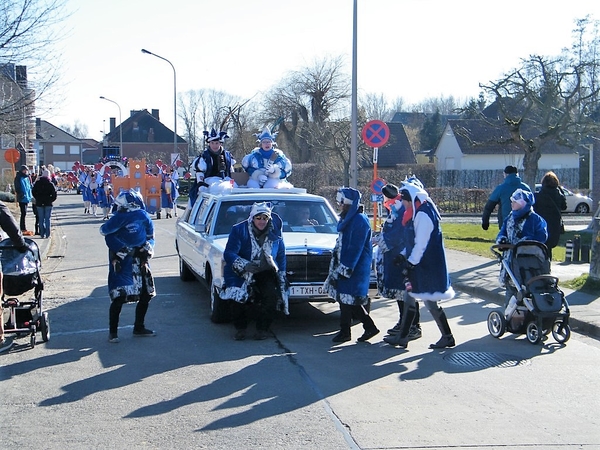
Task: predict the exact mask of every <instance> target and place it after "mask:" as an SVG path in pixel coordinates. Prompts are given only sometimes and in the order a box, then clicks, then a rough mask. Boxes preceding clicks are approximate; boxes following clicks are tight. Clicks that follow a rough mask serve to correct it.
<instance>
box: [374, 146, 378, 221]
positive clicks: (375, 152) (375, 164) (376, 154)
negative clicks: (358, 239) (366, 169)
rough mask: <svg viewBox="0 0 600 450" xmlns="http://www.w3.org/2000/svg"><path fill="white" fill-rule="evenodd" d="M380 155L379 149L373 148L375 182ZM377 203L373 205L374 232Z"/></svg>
mask: <svg viewBox="0 0 600 450" xmlns="http://www.w3.org/2000/svg"><path fill="white" fill-rule="evenodd" d="M378 155H379V147H373V182H375V180H376V179H377V178H378V177H377V157H378ZM377 228H378V224H377V202H375V203H373V230H374V231H377Z"/></svg>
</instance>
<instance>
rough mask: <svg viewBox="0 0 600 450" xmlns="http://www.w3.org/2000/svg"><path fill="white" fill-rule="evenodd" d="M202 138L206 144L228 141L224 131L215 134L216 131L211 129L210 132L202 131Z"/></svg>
mask: <svg viewBox="0 0 600 450" xmlns="http://www.w3.org/2000/svg"><path fill="white" fill-rule="evenodd" d="M204 138H205V141H206V142H213V141H218V142H221V143H223V142H225V139H229V136H227V133H226V132H225V131H219V132H217V130H215V129H214V128H213V129H212V130H210V132H208V131H204Z"/></svg>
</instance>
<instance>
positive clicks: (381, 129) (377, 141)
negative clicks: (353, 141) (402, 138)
mask: <svg viewBox="0 0 600 450" xmlns="http://www.w3.org/2000/svg"><path fill="white" fill-rule="evenodd" d="M362 138H363V141H365V144H367V145H368V146H369V147H383V146H384V145H385V144H386V143H387V141H388V139H389V138H390V129H389V128H388V126H387V124H386V123H385V122H382V121H381V120H371V121H369V122H367V123H366V124H365V126H364V127H363V130H362Z"/></svg>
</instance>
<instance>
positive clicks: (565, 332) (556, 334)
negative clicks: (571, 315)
mask: <svg viewBox="0 0 600 450" xmlns="http://www.w3.org/2000/svg"><path fill="white" fill-rule="evenodd" d="M552 337H553V338H554V340H555V341H556V342H558V343H559V344H564V343H566V342H567V341H568V340H569V339H570V338H571V327H570V326H569V325H568V324H566V323H565V322H564V321H562V320H557V321H556V322H554V325H553V326H552Z"/></svg>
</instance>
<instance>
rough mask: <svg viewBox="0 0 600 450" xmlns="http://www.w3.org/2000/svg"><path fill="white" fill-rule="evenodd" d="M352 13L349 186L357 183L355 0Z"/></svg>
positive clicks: (354, 186) (355, 185)
mask: <svg viewBox="0 0 600 450" xmlns="http://www.w3.org/2000/svg"><path fill="white" fill-rule="evenodd" d="M353 6H354V8H353V14H352V116H351V119H350V120H351V122H352V126H351V129H352V132H351V134H350V187H353V188H354V189H356V188H357V185H358V169H357V150H358V105H357V98H356V96H357V81H356V73H357V50H356V49H357V38H356V34H357V15H358V13H357V0H354V5H353Z"/></svg>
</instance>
